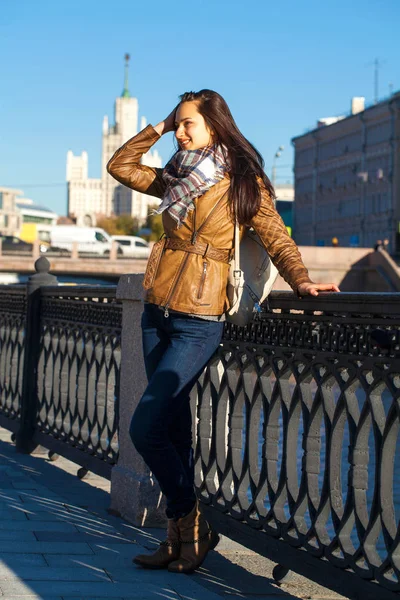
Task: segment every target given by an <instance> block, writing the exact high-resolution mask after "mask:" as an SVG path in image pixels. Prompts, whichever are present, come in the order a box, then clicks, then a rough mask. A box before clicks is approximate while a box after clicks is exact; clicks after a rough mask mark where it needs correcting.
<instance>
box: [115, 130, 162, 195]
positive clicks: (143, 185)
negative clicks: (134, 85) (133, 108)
mask: <svg viewBox="0 0 400 600" xmlns="http://www.w3.org/2000/svg"><path fill="white" fill-rule="evenodd" d="M159 139H160V135H159V134H158V133H157V131H155V129H153V127H152V126H151V125H148V126H147V127H146V128H145V129H143V131H141V132H140V133H138V134H137V135H135V136H134V137H133V138H131V139H130V140H128V141H127V142H126V144H124V145H123V146H121V148H119V149H118V150H117V151H116V152H115V154H114V155H113V156H112V157H111V158H110V160H109V161H108V163H107V171H108V172H109V173H110V175H112V176H113V177H114V179H116V180H117V181H119V182H120V183H122V184H123V185H126V186H127V187H129V188H132V189H133V190H136V191H138V192H142V193H144V194H149V195H150V196H156V197H157V198H162V197H163V195H164V191H165V187H166V186H165V183H164V180H163V178H162V172H163V169H157V168H154V167H147V166H146V165H143V164H141V162H140V160H141V158H142V156H143V154H145V153H146V152H147V151H148V150H149V149H150V148H151V146H153V144H155V143H156V142H157V140H159Z"/></svg>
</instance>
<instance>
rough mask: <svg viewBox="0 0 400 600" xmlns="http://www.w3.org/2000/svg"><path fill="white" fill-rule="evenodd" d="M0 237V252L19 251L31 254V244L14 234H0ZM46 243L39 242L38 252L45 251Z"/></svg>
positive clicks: (46, 248)
mask: <svg viewBox="0 0 400 600" xmlns="http://www.w3.org/2000/svg"><path fill="white" fill-rule="evenodd" d="M0 239H1V250H2V252H5V253H7V252H16V253H18V252H20V253H21V254H31V253H32V250H33V244H29V243H28V242H24V241H23V240H21V239H20V238H19V237H16V236H15V235H0ZM48 247H49V246H48V244H46V243H41V244H40V246H39V248H40V252H43V253H44V252H47V250H48Z"/></svg>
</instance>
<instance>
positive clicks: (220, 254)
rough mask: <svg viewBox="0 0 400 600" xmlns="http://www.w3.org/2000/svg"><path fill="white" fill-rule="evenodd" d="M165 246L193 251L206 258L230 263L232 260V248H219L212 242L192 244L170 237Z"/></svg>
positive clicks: (171, 248)
mask: <svg viewBox="0 0 400 600" xmlns="http://www.w3.org/2000/svg"><path fill="white" fill-rule="evenodd" d="M165 248H169V249H170V250H183V252H191V253H192V254H199V255H200V256H203V257H204V258H211V259H213V260H218V261H219V262H223V263H229V262H230V260H231V250H219V249H218V248H214V247H213V246H211V245H210V244H203V243H202V242H196V243H195V244H192V243H191V242H189V241H186V240H171V239H170V238H168V239H167V242H166V244H165Z"/></svg>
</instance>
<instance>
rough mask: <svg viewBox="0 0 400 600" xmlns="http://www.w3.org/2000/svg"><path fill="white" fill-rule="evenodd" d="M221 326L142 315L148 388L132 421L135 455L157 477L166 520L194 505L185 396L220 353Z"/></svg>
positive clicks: (157, 313)
mask: <svg viewBox="0 0 400 600" xmlns="http://www.w3.org/2000/svg"><path fill="white" fill-rule="evenodd" d="M223 328H224V324H223V323H221V322H216V321H205V320H204V319H198V318H196V317H189V316H188V315H185V314H180V313H174V312H172V313H170V314H169V317H167V318H166V317H164V312H163V311H162V310H160V309H159V308H158V306H156V305H155V304H145V307H144V312H143V315H142V334H143V354H144V361H145V367H146V374H147V379H148V385H147V388H146V390H145V392H144V394H143V396H142V398H141V399H140V402H139V404H138V406H137V408H136V410H135V412H134V415H133V417H132V422H131V426H130V435H131V438H132V442H133V444H134V445H135V448H136V450H137V451H138V452H139V453H140V454H141V455H142V457H143V459H144V461H145V462H146V464H147V465H148V467H149V468H150V470H151V471H152V473H153V474H154V476H155V477H156V479H157V481H158V483H159V485H160V488H161V490H162V492H163V494H164V495H165V497H166V501H167V510H166V514H167V517H168V518H169V519H172V518H174V519H178V518H180V517H182V516H184V515H186V514H188V513H189V512H190V511H191V510H192V508H193V506H194V504H195V500H196V495H195V490H194V462H193V449H192V415H191V410H190V399H189V394H190V391H191V389H192V387H193V386H194V384H195V382H196V380H197V379H198V377H199V375H200V374H201V372H202V371H203V369H204V367H205V365H206V364H207V363H208V361H209V359H210V358H211V357H212V355H213V354H214V352H215V351H216V349H217V348H218V346H219V344H220V342H221V338H222V333H223Z"/></svg>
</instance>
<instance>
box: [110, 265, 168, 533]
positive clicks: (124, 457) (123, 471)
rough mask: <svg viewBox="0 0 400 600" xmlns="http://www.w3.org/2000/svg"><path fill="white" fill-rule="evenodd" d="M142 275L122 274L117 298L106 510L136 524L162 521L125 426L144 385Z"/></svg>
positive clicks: (156, 495) (157, 495)
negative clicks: (115, 416)
mask: <svg viewBox="0 0 400 600" xmlns="http://www.w3.org/2000/svg"><path fill="white" fill-rule="evenodd" d="M142 281H143V275H142V274H134V275H123V276H122V277H121V279H120V281H119V284H118V288H117V298H118V299H119V300H121V301H122V303H123V314H122V338H121V372H120V398H119V403H120V404H119V459H118V464H117V465H116V466H115V467H114V468H113V470H112V473H111V506H110V511H112V512H114V513H117V514H119V515H121V516H122V517H123V518H125V519H127V520H128V521H130V522H131V523H134V524H135V525H139V526H147V527H159V526H162V525H164V524H165V520H166V519H165V515H164V510H163V507H162V506H161V504H162V495H161V492H160V488H159V487H158V484H157V482H156V480H155V479H154V477H152V476H151V473H150V471H149V469H148V467H147V466H146V464H145V463H144V461H143V459H142V458H141V456H140V455H139V454H138V453H137V452H136V450H135V448H134V446H133V444H132V441H131V438H130V435H129V426H130V422H131V419H132V415H133V412H134V410H135V408H136V406H137V405H138V403H139V400H140V398H141V396H142V394H143V391H144V389H145V387H146V385H147V379H146V373H145V368H144V361H143V351H142V333H141V326H140V323H141V316H142V312H143V287H142Z"/></svg>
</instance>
